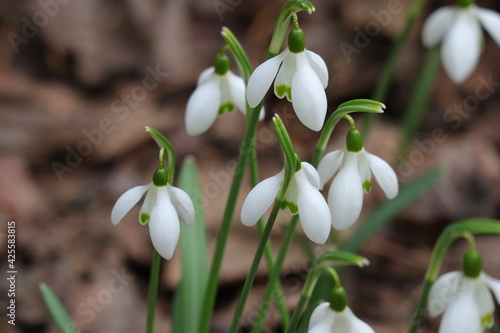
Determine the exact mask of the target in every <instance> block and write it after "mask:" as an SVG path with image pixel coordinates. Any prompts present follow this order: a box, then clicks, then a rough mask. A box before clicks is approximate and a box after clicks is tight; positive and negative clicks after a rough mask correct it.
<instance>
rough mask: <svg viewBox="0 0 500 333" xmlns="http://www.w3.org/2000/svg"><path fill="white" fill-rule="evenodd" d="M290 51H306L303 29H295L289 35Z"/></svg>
mask: <svg viewBox="0 0 500 333" xmlns="http://www.w3.org/2000/svg"><path fill="white" fill-rule="evenodd" d="M288 49H289V50H290V52H293V53H301V52H304V50H305V49H306V39H305V37H304V31H303V30H302V29H300V28H299V29H297V28H294V29H292V30H290V33H289V34H288Z"/></svg>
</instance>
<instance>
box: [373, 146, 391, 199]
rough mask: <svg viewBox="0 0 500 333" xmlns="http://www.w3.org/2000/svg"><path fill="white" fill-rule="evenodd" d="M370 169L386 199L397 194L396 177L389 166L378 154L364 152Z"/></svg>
mask: <svg viewBox="0 0 500 333" xmlns="http://www.w3.org/2000/svg"><path fill="white" fill-rule="evenodd" d="M366 157H367V158H368V163H369V164H370V169H371V170H372V173H373V175H374V176H375V179H376V180H377V183H378V184H379V185H380V187H381V188H382V190H383V191H384V193H385V196H386V197H387V198H388V199H393V198H395V197H396V195H398V190H399V185H398V177H397V176H396V173H395V172H394V170H393V169H392V168H391V166H390V165H389V164H388V163H387V162H386V161H384V160H383V159H381V158H380V157H378V156H375V155H373V154H370V153H366Z"/></svg>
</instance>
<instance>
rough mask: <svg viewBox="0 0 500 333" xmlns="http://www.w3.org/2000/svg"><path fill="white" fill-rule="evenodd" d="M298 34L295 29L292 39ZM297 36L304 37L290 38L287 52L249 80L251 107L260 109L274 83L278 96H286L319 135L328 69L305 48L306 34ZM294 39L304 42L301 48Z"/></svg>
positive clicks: (262, 67) (261, 68)
mask: <svg viewBox="0 0 500 333" xmlns="http://www.w3.org/2000/svg"><path fill="white" fill-rule="evenodd" d="M294 32H296V29H292V31H291V35H290V36H292V34H293V33H294ZM296 33H297V34H299V35H301V36H299V37H292V38H291V37H290V36H289V41H288V48H287V49H285V50H284V51H283V52H281V53H280V54H279V55H277V56H275V57H274V58H271V59H269V60H267V61H265V62H264V63H262V64H261V65H260V66H258V67H257V68H256V69H255V71H254V72H253V74H252V76H251V77H250V79H249V80H248V86H247V100H248V104H249V105H250V106H251V107H256V106H257V105H258V104H259V103H260V102H261V101H262V99H263V98H264V95H265V94H266V92H267V91H268V90H269V87H270V86H271V84H272V82H273V80H274V93H275V95H276V96H277V97H279V98H283V97H285V96H286V98H287V99H288V100H289V101H291V102H292V105H293V108H294V110H295V112H296V113H297V117H298V118H299V120H300V121H301V122H302V123H303V124H304V125H305V126H307V127H308V128H310V129H311V130H313V131H319V130H320V129H321V128H322V127H323V123H324V121H325V116H326V108H327V100H326V93H325V90H324V89H325V88H326V87H327V85H328V69H327V67H326V64H325V62H324V61H323V59H322V58H321V57H320V56H319V55H318V54H316V53H314V52H311V51H308V50H306V49H305V48H304V40H303V32H302V30H300V32H296ZM294 38H302V40H301V41H299V42H298V44H300V45H299V46H296V44H297V42H296V41H294Z"/></svg>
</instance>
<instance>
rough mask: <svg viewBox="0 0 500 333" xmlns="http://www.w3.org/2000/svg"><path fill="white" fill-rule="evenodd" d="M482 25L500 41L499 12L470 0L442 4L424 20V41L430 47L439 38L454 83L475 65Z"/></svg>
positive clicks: (446, 66) (481, 39)
mask: <svg viewBox="0 0 500 333" xmlns="http://www.w3.org/2000/svg"><path fill="white" fill-rule="evenodd" d="M481 25H482V26H483V27H484V29H486V31H488V33H489V34H490V35H491V36H492V37H493V39H494V40H495V41H496V42H497V44H499V45H500V15H499V14H498V13H497V12H495V11H493V10H489V9H484V8H480V7H477V6H475V5H474V4H473V1H471V0H460V1H459V4H458V5H457V6H446V7H442V8H440V9H438V10H436V11H435V12H433V13H432V14H431V15H430V16H429V18H428V19H427V20H426V21H425V23H424V26H423V32H422V42H423V44H424V45H425V46H426V47H427V48H433V47H435V46H437V45H438V44H439V43H440V42H441V44H442V45H441V61H442V62H443V66H444V68H445V70H446V72H447V73H448V75H449V76H450V77H451V79H452V80H453V81H454V82H455V83H461V82H463V81H465V79H467V77H469V76H470V74H471V73H472V72H473V70H474V68H476V65H477V63H478V61H479V56H480V53H481V47H482V43H483V34H482V32H481Z"/></svg>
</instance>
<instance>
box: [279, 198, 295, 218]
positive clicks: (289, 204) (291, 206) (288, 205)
mask: <svg viewBox="0 0 500 333" xmlns="http://www.w3.org/2000/svg"><path fill="white" fill-rule="evenodd" d="M287 208H288V210H289V211H290V214H292V215H295V214H298V213H299V207H298V206H297V205H296V204H294V203H293V202H289V201H283V202H282V203H281V209H287Z"/></svg>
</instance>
